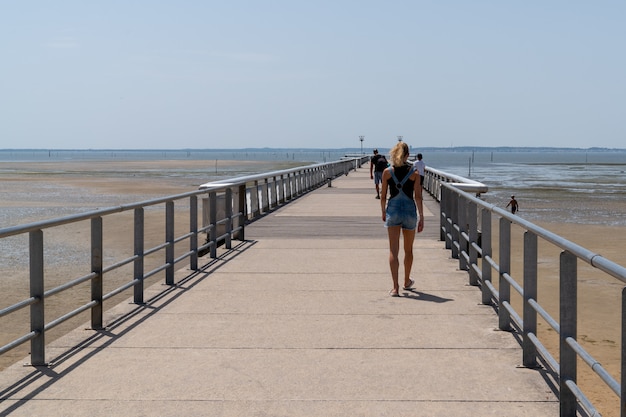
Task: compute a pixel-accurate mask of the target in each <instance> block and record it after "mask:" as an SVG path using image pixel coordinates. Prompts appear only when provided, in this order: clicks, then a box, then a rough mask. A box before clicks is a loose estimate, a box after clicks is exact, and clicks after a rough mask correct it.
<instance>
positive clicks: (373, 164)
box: [370, 149, 389, 199]
mask: <svg viewBox="0 0 626 417" xmlns="http://www.w3.org/2000/svg"><path fill="white" fill-rule="evenodd" d="M388 166H389V163H388V162H387V158H385V155H380V154H379V153H378V149H374V156H372V158H371V159H370V179H373V180H374V185H375V186H376V198H378V199H380V183H381V181H382V178H383V171H384V170H385V169H386V168H387V167H388Z"/></svg>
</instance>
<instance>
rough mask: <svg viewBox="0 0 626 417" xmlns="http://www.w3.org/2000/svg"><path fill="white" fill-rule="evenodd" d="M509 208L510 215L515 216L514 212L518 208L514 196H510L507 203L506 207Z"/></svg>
mask: <svg viewBox="0 0 626 417" xmlns="http://www.w3.org/2000/svg"><path fill="white" fill-rule="evenodd" d="M509 206H510V207H511V213H513V214H515V212H516V211H517V210H518V208H519V206H518V204H517V200H516V199H515V196H514V195H512V196H511V201H509V204H507V205H506V207H507V208H508V207H509Z"/></svg>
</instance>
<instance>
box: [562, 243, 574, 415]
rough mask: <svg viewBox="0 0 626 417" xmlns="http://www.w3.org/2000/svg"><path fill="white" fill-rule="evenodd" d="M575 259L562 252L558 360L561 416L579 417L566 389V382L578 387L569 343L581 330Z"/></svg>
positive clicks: (569, 254) (572, 398)
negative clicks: (578, 321) (578, 318)
mask: <svg viewBox="0 0 626 417" xmlns="http://www.w3.org/2000/svg"><path fill="white" fill-rule="evenodd" d="M576 260H577V259H576V256H574V255H572V254H571V253H569V252H567V251H563V252H561V259H560V274H559V275H560V279H559V293H560V295H559V304H560V305H559V324H560V330H561V331H560V333H559V360H560V366H559V369H560V378H559V392H560V401H559V402H560V410H561V413H560V416H561V417H575V416H576V405H577V404H576V396H575V395H574V393H572V391H571V390H570V389H569V388H568V387H567V382H568V381H572V382H574V383H576V375H577V368H576V360H577V357H576V352H575V351H574V349H572V348H571V346H569V345H568V344H567V339H568V338H572V339H576V334H577V332H578V326H577V321H576V316H577V314H578V305H577V304H578V302H577V297H578V289H577V285H578V271H577V267H576Z"/></svg>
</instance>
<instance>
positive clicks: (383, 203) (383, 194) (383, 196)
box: [380, 169, 391, 221]
mask: <svg viewBox="0 0 626 417" xmlns="http://www.w3.org/2000/svg"><path fill="white" fill-rule="evenodd" d="M389 178H391V174H390V173H389V169H386V170H384V171H383V181H382V184H381V187H380V208H381V210H382V212H383V221H385V220H387V214H386V212H385V209H386V208H387V190H388V188H389Z"/></svg>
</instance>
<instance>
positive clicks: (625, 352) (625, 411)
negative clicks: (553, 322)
mask: <svg viewBox="0 0 626 417" xmlns="http://www.w3.org/2000/svg"><path fill="white" fill-rule="evenodd" d="M621 346H626V287H624V288H622V344H621ZM621 351H622V357H621V364H622V366H621V371H622V372H621V373H620V375H621V384H620V385H621V395H620V401H619V403H620V404H619V409H620V417H626V349H624V348H622V349H621Z"/></svg>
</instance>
